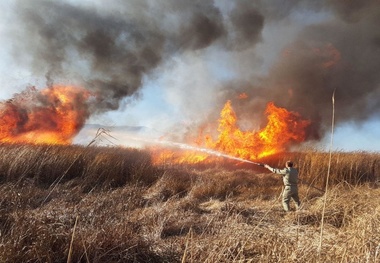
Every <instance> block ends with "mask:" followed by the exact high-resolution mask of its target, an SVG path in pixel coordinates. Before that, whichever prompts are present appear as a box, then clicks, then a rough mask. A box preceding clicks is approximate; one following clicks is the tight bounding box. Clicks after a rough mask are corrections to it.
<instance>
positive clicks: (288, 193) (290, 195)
mask: <svg viewBox="0 0 380 263" xmlns="http://www.w3.org/2000/svg"><path fill="white" fill-rule="evenodd" d="M290 199H293V200H294V202H295V203H296V208H297V209H299V207H300V205H301V202H300V198H299V197H298V187H297V186H291V185H287V186H285V189H284V192H283V193H282V206H283V207H284V210H285V211H286V212H289V211H290V207H289V202H290Z"/></svg>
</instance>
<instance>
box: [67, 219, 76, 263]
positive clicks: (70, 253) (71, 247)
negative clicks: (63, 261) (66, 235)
mask: <svg viewBox="0 0 380 263" xmlns="http://www.w3.org/2000/svg"><path fill="white" fill-rule="evenodd" d="M78 217H79V216H77V217H76V218H75V223H74V228H73V234H72V235H71V242H70V248H69V254H68V256H67V263H71V256H72V255H73V242H74V236H75V229H76V227H77V223H78Z"/></svg>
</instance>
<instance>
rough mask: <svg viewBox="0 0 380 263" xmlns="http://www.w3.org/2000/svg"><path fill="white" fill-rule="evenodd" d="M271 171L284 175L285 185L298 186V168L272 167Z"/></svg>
mask: <svg viewBox="0 0 380 263" xmlns="http://www.w3.org/2000/svg"><path fill="white" fill-rule="evenodd" d="M269 170H270V171H271V172H273V173H276V174H281V175H282V180H283V181H284V185H285V186H297V184H298V170H297V169H295V168H293V167H285V168H284V169H276V168H272V167H271V168H270V169H269Z"/></svg>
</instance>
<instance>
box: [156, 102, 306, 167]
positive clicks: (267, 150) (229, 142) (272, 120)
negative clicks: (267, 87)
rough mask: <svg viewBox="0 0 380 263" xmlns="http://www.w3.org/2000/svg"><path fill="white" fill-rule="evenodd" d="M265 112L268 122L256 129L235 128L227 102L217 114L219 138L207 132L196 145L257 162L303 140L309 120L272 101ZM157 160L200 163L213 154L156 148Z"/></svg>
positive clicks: (207, 160) (233, 116)
mask: <svg viewBox="0 0 380 263" xmlns="http://www.w3.org/2000/svg"><path fill="white" fill-rule="evenodd" d="M265 115H266V117H267V124H266V126H265V127H263V128H261V129H260V130H258V131H242V130H241V129H239V127H238V118H237V116H236V113H235V112H234V110H233V108H232V105H231V101H227V102H226V104H225V105H224V108H223V110H222V111H221V114H220V119H219V121H218V122H219V126H218V133H219V135H218V137H217V138H216V139H213V138H212V137H211V136H210V135H206V136H204V137H203V138H198V139H196V140H194V141H196V142H197V143H196V144H197V145H196V146H197V147H205V148H207V149H210V150H212V151H215V152H219V153H222V154H223V155H228V156H233V157H236V158H240V159H243V160H251V161H256V160H258V159H260V158H262V157H265V156H268V155H273V154H276V153H279V152H283V151H285V150H287V149H288V148H289V147H290V146H291V145H294V144H297V143H300V142H303V141H304V140H305V137H306V128H307V127H308V126H309V125H310V121H309V120H305V119H302V117H301V116H300V115H299V114H298V113H296V112H291V111H288V110H286V109H284V108H280V107H276V106H275V105H274V103H273V102H270V103H268V104H267V107H266V110H265ZM154 160H155V162H156V163H163V162H172V163H200V162H212V161H213V160H215V154H212V155H211V154H208V153H207V152H206V151H202V152H201V151H182V152H180V151H177V150H168V149H166V150H157V149H155V154H154Z"/></svg>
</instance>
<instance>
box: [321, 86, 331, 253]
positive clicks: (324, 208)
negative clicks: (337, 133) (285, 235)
mask: <svg viewBox="0 0 380 263" xmlns="http://www.w3.org/2000/svg"><path fill="white" fill-rule="evenodd" d="M331 100H332V119H331V140H330V150H329V164H328V168H327V176H326V186H325V195H324V200H323V209H322V218H321V232H320V236H319V245H318V258H320V256H321V250H322V243H323V227H324V218H325V210H326V201H327V190H328V186H329V178H330V169H331V157H332V147H333V141H334V121H335V90H334V92H333V95H332V98H331Z"/></svg>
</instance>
